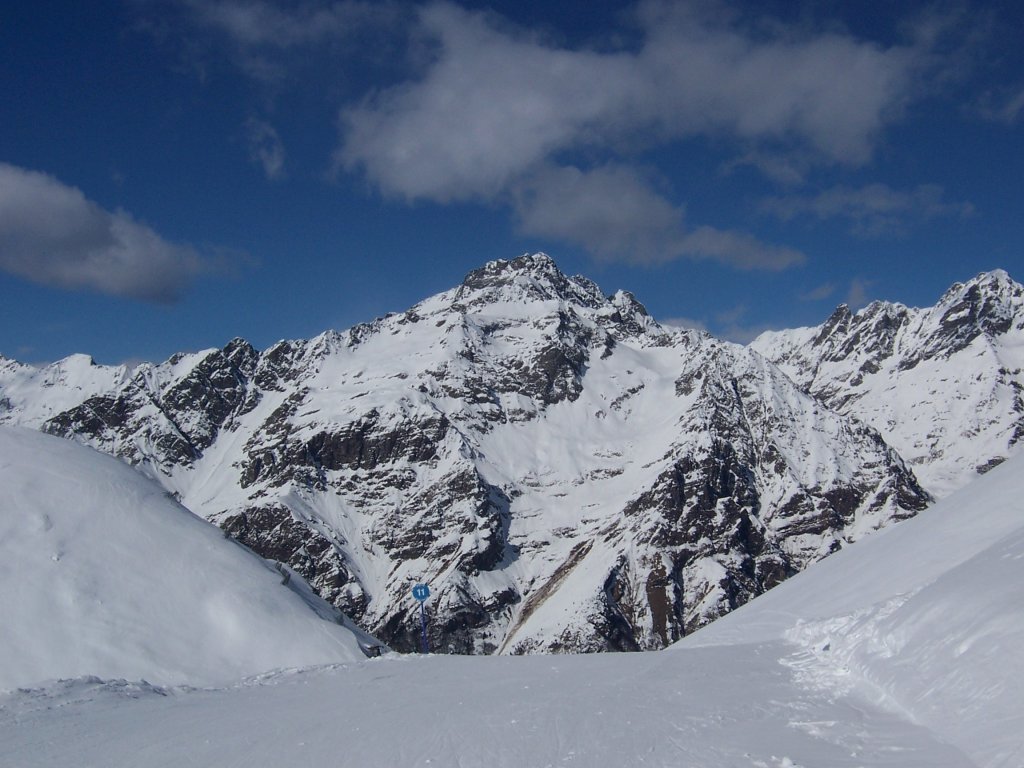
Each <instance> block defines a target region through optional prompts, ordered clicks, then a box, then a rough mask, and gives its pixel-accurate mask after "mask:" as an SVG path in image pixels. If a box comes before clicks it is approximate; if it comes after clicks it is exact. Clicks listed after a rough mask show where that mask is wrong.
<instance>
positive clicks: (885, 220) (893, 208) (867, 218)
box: [761, 184, 974, 237]
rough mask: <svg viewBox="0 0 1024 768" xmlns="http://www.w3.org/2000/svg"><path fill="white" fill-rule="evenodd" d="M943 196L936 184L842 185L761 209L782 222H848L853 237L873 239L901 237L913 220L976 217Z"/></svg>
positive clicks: (782, 199)
mask: <svg viewBox="0 0 1024 768" xmlns="http://www.w3.org/2000/svg"><path fill="white" fill-rule="evenodd" d="M944 196H945V192H944V191H943V189H942V187H940V186H938V185H935V184H921V185H919V186H917V187H915V188H914V189H911V190H898V189H893V188H892V187H890V186H888V185H886V184H868V185H866V186H863V187H859V188H855V187H848V186H844V185H840V186H836V187H833V188H831V189H827V190H824V191H822V192H820V193H818V194H816V195H813V196H801V195H790V196H784V197H774V198H769V199H766V200H763V201H762V203H761V208H762V210H764V211H766V212H767V213H770V214H772V215H774V216H777V217H778V218H780V219H782V220H783V221H788V220H790V219H793V218H796V217H798V216H811V217H814V218H817V219H819V220H825V219H833V218H842V219H847V220H848V221H849V222H850V226H851V231H852V232H853V233H854V234H858V235H863V236H868V237H871V236H878V235H883V234H891V233H898V232H900V231H902V230H903V229H904V228H905V227H906V225H907V224H908V223H909V222H912V221H914V220H920V219H932V218H936V217H939V216H960V217H964V216H970V215H971V214H973V212H974V206H973V205H971V203H968V202H950V201H948V200H945V199H944Z"/></svg>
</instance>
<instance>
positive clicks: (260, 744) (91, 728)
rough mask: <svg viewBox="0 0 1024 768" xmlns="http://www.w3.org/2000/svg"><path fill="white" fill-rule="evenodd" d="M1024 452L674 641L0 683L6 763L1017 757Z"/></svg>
mask: <svg viewBox="0 0 1024 768" xmlns="http://www.w3.org/2000/svg"><path fill="white" fill-rule="evenodd" d="M1022 462H1024V457H1020V456H1018V457H1013V458H1011V459H1009V460H1008V461H1007V462H1005V464H1004V465H1002V466H1000V467H996V468H995V469H994V470H993V471H992V472H990V473H988V474H987V475H986V476H984V477H982V478H979V479H978V480H977V481H976V482H975V483H973V484H972V485H971V487H970V488H967V489H964V490H963V491H961V492H959V493H957V494H954V495H953V496H951V497H949V498H947V499H943V500H941V501H939V502H938V503H937V504H935V505H934V507H932V508H930V509H928V510H927V511H926V512H925V513H923V514H921V515H918V516H917V517H915V518H913V519H910V520H905V521H903V522H900V523H898V524H896V525H893V526H890V527H888V528H887V529H886V530H884V531H881V532H879V533H877V534H874V535H872V536H870V537H868V538H867V539H866V540H864V541H863V542H860V543H858V544H856V545H855V546H852V547H848V548H846V549H844V550H843V551H842V552H839V553H837V554H836V555H834V556H832V557H829V558H828V559H826V560H825V561H823V562H821V563H818V564H815V565H813V566H811V567H809V568H807V569H806V570H805V571H804V572H802V573H800V574H797V575H796V576H795V577H794V578H792V579H790V580H789V581H787V582H786V583H785V584H782V585H780V586H779V587H778V588H777V589H774V590H772V591H771V592H769V593H768V594H766V595H762V596H761V597H759V598H757V599H755V600H753V601H751V602H750V603H749V604H747V605H745V606H742V607H741V608H739V609H738V610H736V611H734V612H733V613H731V614H730V615H729V616H726V617H724V618H723V619H721V620H719V621H717V622H715V623H714V624H712V625H711V626H708V627H705V628H703V629H701V630H699V631H698V632H695V633H693V634H692V635H690V636H688V637H687V638H685V639H683V640H682V641H680V642H679V643H677V644H676V645H675V646H674V647H673V648H671V649H669V650H666V651H662V652H656V653H645V654H592V655H588V656H573V655H564V656H537V655H535V656H528V657H515V658H496V657H484V658H481V657H476V658H470V657H453V656H412V655H405V656H401V655H397V654H390V655H388V656H387V657H384V658H381V659H372V660H366V661H362V662H358V663H350V664H344V665H330V666H327V667H320V668H314V669H303V670H287V671H280V672H277V673H273V674H265V675H261V676H259V677H257V678H252V679H248V680H246V681H242V682H240V683H236V684H234V685H231V686H228V687H223V688H218V689H205V690H195V689H180V688H154V687H153V686H151V685H146V684H144V683H133V682H126V681H124V680H120V681H119V680H113V681H105V680H100V679H96V678H86V679H78V680H68V681H63V682H61V683H59V684H55V685H47V686H38V687H34V688H32V689H28V690H21V691H17V692H11V693H8V694H6V695H0V764H2V765H12V766H19V768H48V767H49V766H53V765H75V766H81V767H82V768H92V767H93V766H95V767H96V768H100V767H102V768H129V767H130V768H162V767H164V766H175V765H209V766H227V765H239V764H245V765H253V766H280V765H296V764H308V765H331V766H338V768H349V767H351V768H357V767H361V766H367V765H374V766H376V765H382V766H392V765H401V766H410V768H413V767H417V768H433V767H434V766H438V765H445V766H447V765H458V766H463V767H464V768H484V767H485V766H486V768H520V767H521V766H556V765H585V766H593V768H619V767H620V766H634V765H636V766H639V765H643V766H649V767H650V768H677V767H678V766H701V768H740V767H743V768H811V767H812V766H828V767H829V768H936V766H942V768H1010V766H1019V765H1021V764H1022V758H1024V693H1022V692H1024V609H1022V606H1024V570H1022V569H1021V567H1020V565H1021V562H1022V561H1024V516H1022V514H1021V505H1020V499H1021V498H1022V497H1024V463H1022Z"/></svg>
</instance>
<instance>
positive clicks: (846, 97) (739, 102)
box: [335, 1, 927, 268]
mask: <svg viewBox="0 0 1024 768" xmlns="http://www.w3.org/2000/svg"><path fill="white" fill-rule="evenodd" d="M703 7H705V6H696V5H691V4H686V3H667V2H654V1H652V2H647V3H643V4H641V5H640V6H639V7H638V10H637V11H636V14H635V15H636V19H637V23H638V25H639V31H640V33H641V37H640V42H639V44H638V45H637V46H635V47H633V48H629V49H623V50H615V51H606V50H600V51H599V50H589V49H570V48H565V47H557V46H555V45H552V44H549V43H548V42H546V41H544V40H542V39H540V38H538V37H537V36H535V35H533V34H531V33H530V32H529V31H527V30H522V29H512V28H510V27H509V26H507V25H500V24H498V23H496V21H495V19H494V17H492V16H489V15H486V14H483V13H477V12H473V11H469V10H466V9H463V8H461V7H458V6H455V5H452V4H450V3H445V2H438V3H433V4H430V5H427V6H425V7H423V8H422V9H421V12H420V17H419V22H420V26H421V28H422V33H423V34H424V36H425V37H426V38H427V39H429V40H431V41H433V43H434V48H433V50H434V56H433V58H432V59H431V60H430V61H429V62H428V63H427V65H426V66H425V67H424V69H423V71H422V72H421V73H420V76H419V77H417V78H416V79H410V80H408V81H406V82H403V83H400V84H398V85H395V86H393V87H390V88H386V89H384V90H381V91H378V92H375V93H374V94H372V95H371V96H370V97H368V98H367V99H366V100H364V101H363V102H362V103H359V104H357V105H354V106H351V107H348V108H346V109H344V110H342V112H341V115H340V126H341V144H340V146H339V148H338V151H337V153H336V157H335V160H336V164H337V166H338V167H339V168H343V169H345V170H348V171H359V172H362V173H364V174H365V176H366V177H367V179H368V180H369V181H370V182H371V183H372V184H374V185H375V186H376V187H377V188H378V189H380V190H381V191H382V192H383V193H384V194H385V195H387V196H390V197H395V198H399V199H404V200H407V201H416V200H429V201H433V202H438V203H449V202H454V201H480V202H498V203H500V204H506V203H507V204H510V205H512V206H513V208H514V210H515V212H516V214H517V215H518V217H519V220H520V225H521V228H522V230H523V231H524V232H526V233H530V234H538V235H544V236H550V237H559V238H562V239H566V240H570V241H573V242H577V243H581V244H583V245H585V246H586V247H588V248H590V249H591V250H592V251H593V252H594V253H595V254H597V255H598V256H600V257H604V258H612V257H615V258H623V257H625V258H630V259H632V260H637V261H655V260H658V259H665V258H677V257H680V256H694V257H706V258H714V259H717V260H720V261H724V262H727V263H731V264H735V265H738V266H746V267H764V266H768V267H770V268H782V267H785V266H788V265H791V264H795V263H799V262H800V261H801V260H802V257H801V256H800V255H799V254H798V253H796V252H795V251H792V250H788V249H784V248H771V247H766V246H763V245H761V244H759V243H758V242H757V241H756V240H755V239H754V238H752V237H750V236H749V235H743V234H741V233H734V232H721V231H718V230H714V229H711V228H708V227H703V228H699V227H698V228H696V229H694V230H693V231H691V232H686V231H685V230H684V228H683V226H682V218H683V217H682V210H681V207H680V206H678V205H675V204H673V203H672V202H671V201H670V200H669V199H668V195H667V194H665V193H663V192H662V191H660V190H658V189H656V188H655V186H654V185H652V184H650V183H649V182H648V181H647V180H646V179H644V178H642V176H641V175H640V174H639V173H637V172H635V171H633V172H626V171H624V170H622V169H621V167H620V168H618V169H609V168H608V166H609V165H610V164H611V163H612V162H614V163H616V164H618V165H619V166H622V165H624V164H625V163H626V162H629V161H630V155H631V153H635V152H637V151H639V150H643V149H644V148H646V147H651V146H659V145H662V144H665V143H671V142H676V141H681V140H686V139H689V138H693V137H711V138H715V139H722V138H724V139H726V140H731V141H732V142H733V143H734V144H735V145H736V146H737V148H738V149H739V150H740V154H741V156H742V157H743V158H744V159H741V160H740V161H739V162H746V163H749V164H752V165H754V166H755V167H760V168H762V169H764V170H765V171H766V172H769V173H773V174H774V175H776V176H784V175H788V176H789V177H790V179H791V180H797V178H798V176H799V175H800V174H801V173H802V172H803V170H802V169H805V168H807V167H809V166H811V165H814V164H821V163H824V164H839V165H846V166H857V165H860V164H863V163H865V162H867V161H868V160H870V158H871V155H872V152H873V149H874V146H875V143H876V141H877V139H878V135H879V133H880V132H881V130H882V129H883V128H884V127H885V125H886V124H887V123H888V122H889V121H891V120H892V119H894V117H895V116H896V115H898V113H899V110H900V109H901V108H902V106H903V105H904V103H905V102H906V101H907V100H908V99H909V98H910V95H911V90H912V86H913V82H914V77H915V74H916V73H917V72H918V70H919V69H920V68H921V67H922V66H924V63H923V62H924V61H925V60H926V58H927V57H926V56H924V55H923V53H922V51H921V50H920V47H919V46H918V45H917V44H916V43H908V44H906V45H893V46H889V47H883V46H880V45H877V44H874V43H870V42H865V41H862V40H858V39H855V38H853V37H850V36H846V35H843V34H838V33H833V32H828V33H820V34H816V35H811V34H795V33H793V32H792V31H786V30H781V29H772V28H761V29H757V30H754V29H751V28H748V27H746V26H744V24H743V22H742V20H740V19H738V18H736V17H735V16H733V15H730V14H727V13H717V12H716V13H705V12H702V11H701V10H699V8H703ZM715 8H716V9H717V10H721V9H720V8H718V7H717V6H715ZM766 29H768V31H767V32H766ZM580 153H583V155H585V156H589V157H591V158H603V159H599V160H598V161H597V162H596V163H594V164H593V165H592V166H591V167H590V168H584V169H582V170H581V169H580V168H578V167H577V165H578V163H577V164H569V163H566V162H565V161H564V158H565V157H566V156H567V155H571V154H575V155H579V154H580ZM787 154H789V155H790V156H791V157H794V158H799V160H798V161H790V162H787V161H786V160H785V159H784V157H785V156H786V155H787ZM773 169H774V170H773ZM559 190H561V191H563V192H567V191H570V190H572V191H575V192H576V193H577V197H575V198H573V199H569V198H565V197H563V198H562V199H561V200H558V201H556V192H557V191H559ZM613 191H614V194H612V192H613ZM558 209H561V215H558V214H556V211H557V210H558Z"/></svg>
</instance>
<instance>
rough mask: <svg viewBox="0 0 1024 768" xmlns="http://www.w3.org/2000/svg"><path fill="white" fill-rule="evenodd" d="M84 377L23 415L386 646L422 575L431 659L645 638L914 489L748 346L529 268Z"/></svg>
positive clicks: (877, 522) (745, 595)
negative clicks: (339, 324)
mask: <svg viewBox="0 0 1024 768" xmlns="http://www.w3.org/2000/svg"><path fill="white" fill-rule="evenodd" d="M849 321H850V319H849V318H846V319H845V320H842V322H846V323H848V322H849ZM838 322H839V321H837V323H838ZM0 362H4V363H6V362H7V361H0ZM93 367H94V368H96V366H93ZM94 373H95V372H94ZM101 373H102V372H101ZM26 375H27V374H26V372H25V371H21V370H20V369H19V370H17V371H15V370H13V369H12V372H11V373H9V374H4V373H2V371H0V384H2V386H3V389H0V398H2V397H7V399H8V400H9V401H10V402H9V405H8V406H7V410H6V411H5V412H4V414H3V415H0V418H5V419H8V420H14V421H16V420H18V418H19V414H24V413H28V412H29V411H28V410H26V409H27V406H25V405H24V404H25V403H32V402H35V401H33V400H32V398H31V397H28V395H25V396H22V394H19V393H24V392H29V391H30V390H32V387H31V386H30V383H26V382H27V381H28V379H26ZM4 376H6V378H4ZM93 380H95V382H97V384H96V385H95V386H93V387H91V388H90V387H83V388H81V390H79V392H80V395H81V397H80V398H79V399H78V400H77V401H74V402H66V401H65V402H62V406H63V407H61V408H60V409H59V410H57V411H52V409H51V411H47V410H46V409H45V408H42V407H41V406H36V405H33V406H32V407H33V408H34V409H35V410H33V411H32V413H35V414H39V415H38V416H36V417H35V418H36V421H35V423H36V424H37V425H40V426H42V427H43V428H44V429H46V430H48V431H51V432H54V433H58V434H62V435H65V436H67V437H71V438H73V439H75V440H79V441H81V442H84V443H87V444H90V445H93V446H95V447H97V448H99V449H101V450H104V451H107V452H110V453H113V454H116V455H118V456H122V457H123V458H125V459H126V460H127V461H129V462H131V463H133V464H136V465H137V466H139V467H140V468H141V469H143V470H144V471H146V472H148V473H150V474H152V475H154V476H156V477H158V478H159V479H160V480H161V482H163V483H164V485H165V487H167V488H168V489H169V490H170V491H173V492H174V493H176V494H177V495H178V496H179V497H180V498H181V500H182V501H183V503H185V505H186V506H188V507H189V508H190V509H192V510H193V511H195V512H196V513H197V514H200V515H203V516H205V517H208V518H209V519H211V520H213V521H215V522H216V523H218V524H219V525H220V526H221V527H222V528H223V529H224V530H225V532H226V533H227V534H228V535H231V536H234V537H235V538H237V539H238V540H239V541H241V542H243V543H245V544H246V545H248V546H250V547H252V548H253V549H255V550H256V551H257V552H259V553H261V554H262V555H264V556H265V557H269V558H272V559H275V560H279V561H282V562H286V563H288V564H289V565H290V566H292V567H293V568H295V569H296V570H297V571H298V572H299V573H301V574H302V575H303V576H304V577H305V578H307V579H308V580H309V581H310V583H311V584H312V585H313V586H314V588H315V589H316V590H317V591H318V592H319V593H320V594H321V595H323V596H324V597H325V598H327V599H328V600H330V601H331V602H333V603H334V604H336V605H338V606H339V607H341V608H342V609H344V610H345V611H346V612H348V613H349V614H350V615H351V616H352V617H353V618H355V619H357V620H358V621H359V622H360V623H361V624H362V625H363V626H364V627H366V628H367V629H369V630H370V631H372V632H374V633H375V634H376V635H377V636H378V637H380V638H381V639H383V640H385V641H386V642H388V643H389V644H390V645H392V647H395V648H397V649H400V650H413V649H415V648H417V647H418V635H419V622H418V613H417V607H416V604H415V602H414V601H413V600H411V598H410V595H409V589H410V587H411V586H412V584H414V583H416V582H420V581H422V582H427V583H429V584H430V587H431V591H432V597H431V599H430V602H429V603H428V608H429V610H430V613H431V617H432V620H431V624H430V636H431V637H430V640H431V645H432V647H433V648H434V649H436V650H439V651H446V652H453V653H493V652H504V653H526V652H533V651H544V650H555V651H559V650H572V651H602V650H640V649H653V648H660V647H664V646H665V645H666V644H668V643H670V642H672V641H673V640H675V639H677V638H679V637H681V636H682V635H683V634H685V633H686V632H689V631H692V630H693V629H694V628H696V627H699V626H701V625H702V624H704V623H707V622H709V621H712V620H713V619H714V618H716V617H717V616H720V615H721V614H722V613H724V612H726V611H729V610H731V609H732V608H734V607H736V606H738V605H740V604H742V603H744V602H746V601H747V600H749V599H750V598H752V597H754V596H755V595H757V594H759V593H761V592H763V591H764V590H765V589H768V588H770V587H771V586H773V585H775V584H777V583H778V582H779V581H781V580H783V579H785V578H787V577H788V576H790V575H791V574H793V573H795V572H796V571H798V570H800V569H802V568H803V567H805V566H806V565H808V564H809V563H811V562H813V561H815V560H817V559H819V558H821V557H823V556H825V555H827V554H828V553H829V552H831V551H834V550H835V549H836V548H838V547H841V546H843V545H844V544H845V543H847V542H850V541H853V540H855V539H856V538H858V537H859V536H861V535H863V534H864V533H866V532H868V531H870V530H873V529H874V528H877V527H880V526H883V525H885V524H887V523H888V522H890V521H892V520H896V519H899V518H902V517H906V516H908V515H912V514H914V513H915V512H916V511H918V510H920V509H922V508H923V507H924V506H925V505H926V503H927V501H928V496H927V494H925V493H924V491H922V489H921V488H920V487H919V486H918V484H917V481H916V480H915V478H914V475H913V474H912V473H911V472H910V471H909V470H908V469H907V468H906V467H905V466H904V464H903V462H902V460H901V459H900V457H899V456H898V455H897V454H896V453H895V452H894V451H893V450H892V449H890V448H889V447H888V445H887V444H886V443H885V441H884V440H883V439H882V438H881V437H880V436H879V434H878V433H877V432H876V431H875V430H874V429H872V428H871V427H868V426H866V425H865V424H862V423H860V422H858V421H856V420H853V419H851V418H849V417H846V416H841V415H839V414H837V413H835V412H833V411H831V410H829V409H828V408H827V407H825V406H824V405H822V404H821V403H820V402H819V401H818V400H816V399H814V398H812V397H811V396H809V395H808V394H806V393H805V392H803V391H801V389H800V388H798V387H797V386H795V385H794V384H793V382H792V381H790V380H789V379H788V378H787V377H786V376H785V375H784V374H783V373H781V372H780V371H779V370H778V369H777V368H776V367H775V366H773V365H772V364H770V363H768V362H767V361H765V360H764V359H763V358H762V357H760V356H759V355H758V354H757V353H755V352H753V351H751V350H748V349H744V348H743V347H739V346H736V345H732V344H727V343H723V342H720V341H716V340H715V339H712V338H711V337H709V336H707V335H706V334H702V333H698V332H694V331H668V330H665V329H663V328H661V327H660V326H658V324H657V323H655V322H654V321H653V320H652V319H651V318H650V317H649V316H648V314H647V312H646V310H644V308H643V306H642V305H641V304H640V303H639V302H637V301H636V299H635V298H633V297H632V296H631V295H629V294H627V293H623V292H620V293H618V294H616V295H615V296H613V297H611V298H607V297H605V296H604V295H603V294H602V293H601V292H600V290H599V289H598V288H597V286H596V285H594V284H593V283H592V282H590V281H589V280H586V279H584V278H580V277H567V276H565V275H564V274H562V273H561V272H559V271H558V269H557V268H556V267H555V265H554V263H553V262H552V261H551V260H550V259H549V258H548V257H546V256H544V255H534V256H524V257H522V258H518V259H514V260H512V261H498V262H492V263H490V264H488V265H486V266H485V267H483V268H482V269H479V270H476V271H474V272H472V273H470V274H469V275H468V276H467V277H466V279H465V281H464V282H463V283H462V285H460V286H458V287H457V288H455V289H453V290H451V291H447V292H445V293H442V294H439V295H437V296H434V297H432V298H430V299H427V300H426V301H424V302H422V303H420V304H418V305H416V306H415V307H413V308H411V309H410V310H409V311H407V312H405V313H403V314H396V315H390V316H388V317H386V318H381V319H378V320H376V321H374V322H372V323H368V324H364V325H360V326H356V327H355V328H352V329H351V330H349V331H346V332H344V333H335V332H328V333H325V334H323V335H321V336H319V337H317V338H315V339H311V340H308V341H289V342H281V343H279V344H277V345H275V346H274V347H272V348H270V349H269V350H267V351H266V352H263V353H262V354H261V353H258V352H256V351H255V350H253V349H252V347H250V346H249V345H248V344H246V343H245V342H243V341H241V340H235V341H233V342H231V343H230V344H228V345H227V346H226V347H225V348H224V349H222V350H211V351H207V352H202V353H198V354H194V355H179V356H175V357H174V358H172V359H171V360H169V361H168V362H166V363H163V364H161V365H156V366H142V367H140V368H138V369H136V370H135V371H134V372H132V373H131V374H129V373H128V372H122V373H120V374H116V375H115V374H114V373H112V372H110V371H107V372H106V373H102V375H100V373H95V375H94V376H93V378H92V379H90V381H93ZM8 391H11V392H12V393H13V395H14V396H8V395H7V392H8ZM32 391H36V392H37V398H36V399H37V400H38V399H40V398H42V399H45V392H44V390H42V389H41V388H39V387H36V389H35V390H32ZM39 393H43V394H39ZM19 398H20V399H19ZM71 400H74V398H71Z"/></svg>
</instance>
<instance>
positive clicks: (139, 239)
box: [0, 163, 208, 302]
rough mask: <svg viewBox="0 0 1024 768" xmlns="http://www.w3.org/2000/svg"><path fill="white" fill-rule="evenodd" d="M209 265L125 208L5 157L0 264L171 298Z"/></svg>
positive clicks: (80, 285) (64, 281) (99, 287)
mask: <svg viewBox="0 0 1024 768" xmlns="http://www.w3.org/2000/svg"><path fill="white" fill-rule="evenodd" d="M207 268H208V265H207V264H206V263H205V262H204V260H203V259H202V258H201V257H200V255H199V254H198V253H197V252H196V251H195V250H194V249H193V248H191V247H190V246H187V245H178V244H174V243H170V242H167V241H166V240H164V239H163V238H161V237H160V236H159V235H158V234H157V233H156V232H154V231H153V230H152V229H150V228H149V227H147V226H146V225H145V224H143V223H141V222H138V221H136V220H135V219H133V218H132V217H131V215H130V214H128V213H126V212H125V211H122V210H116V211H113V212H110V211H107V210H105V209H103V208H102V207H100V206H99V205H97V204H96V203H94V202H93V201H91V200H89V199H88V198H86V197H85V195H84V194H82V192H81V191H80V190H78V189H77V188H75V187H71V186H68V185H66V184H63V183H61V182H60V181H58V180H57V179H55V178H53V177H52V176H48V175H46V174H44V173H39V172H36V171H30V170H26V169H24V168H19V167H17V166H13V165H8V164H5V163H0V269H2V270H3V271H5V272H9V273H11V274H14V275H18V276H19V277H23V278H26V279H28V280H31V281H33V282H36V283H40V284H43V285H50V286H55V287H59V288H68V289H87V290H93V291H98V292H101V293H107V294H111V295H114V296H124V297H130V298H135V299H142V300H144V301H156V302H169V301H173V300H175V299H176V298H178V297H179V296H180V294H181V292H182V291H183V290H184V289H185V287H186V286H187V285H188V283H189V282H190V281H191V280H192V279H193V278H194V277H195V276H197V275H198V274H200V273H202V272H204V271H206V270H207Z"/></svg>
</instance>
